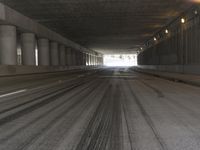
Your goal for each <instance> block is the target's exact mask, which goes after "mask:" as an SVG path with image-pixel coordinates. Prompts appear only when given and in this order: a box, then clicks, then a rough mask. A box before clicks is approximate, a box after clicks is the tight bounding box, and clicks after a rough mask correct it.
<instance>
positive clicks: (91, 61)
mask: <svg viewBox="0 0 200 150" xmlns="http://www.w3.org/2000/svg"><path fill="white" fill-rule="evenodd" d="M92 57H93V56H92V54H90V66H93V58H92Z"/></svg>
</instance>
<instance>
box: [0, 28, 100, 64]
mask: <svg viewBox="0 0 200 150" xmlns="http://www.w3.org/2000/svg"><path fill="white" fill-rule="evenodd" d="M20 48H21V52H22V64H23V65H29V66H34V65H36V49H37V52H38V64H39V65H41V66H50V65H51V66H59V65H62V66H66V65H68V66H76V65H79V66H85V65H95V64H97V59H96V57H95V56H94V55H91V54H87V53H84V52H80V51H76V50H74V49H72V48H67V47H66V46H65V45H62V44H59V43H57V42H55V41H49V39H47V38H36V35H35V34H34V33H21V34H20ZM0 64H3V65H17V29H16V27H15V26H12V25H0Z"/></svg>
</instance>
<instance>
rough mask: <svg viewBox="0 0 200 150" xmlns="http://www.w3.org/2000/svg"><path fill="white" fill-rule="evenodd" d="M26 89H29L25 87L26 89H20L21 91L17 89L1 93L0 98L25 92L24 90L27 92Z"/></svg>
mask: <svg viewBox="0 0 200 150" xmlns="http://www.w3.org/2000/svg"><path fill="white" fill-rule="evenodd" d="M26 91H27V90H26V89H24V90H19V91H15V92H11V93H7V94H3V95H0V98H3V97H7V96H11V95H15V94H19V93H23V92H26Z"/></svg>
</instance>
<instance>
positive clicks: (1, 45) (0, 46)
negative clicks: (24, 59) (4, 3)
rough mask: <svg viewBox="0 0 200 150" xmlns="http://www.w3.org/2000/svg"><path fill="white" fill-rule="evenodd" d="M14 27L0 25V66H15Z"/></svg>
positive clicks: (15, 43)
mask: <svg viewBox="0 0 200 150" xmlns="http://www.w3.org/2000/svg"><path fill="white" fill-rule="evenodd" d="M16 39H17V34H16V27H15V26H11V25H0V64H3V65H17V40H16Z"/></svg>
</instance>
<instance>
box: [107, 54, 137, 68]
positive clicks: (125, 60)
mask: <svg viewBox="0 0 200 150" xmlns="http://www.w3.org/2000/svg"><path fill="white" fill-rule="evenodd" d="M104 65H105V66H112V67H118V66H124V67H129V66H137V54H107V55H104Z"/></svg>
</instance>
